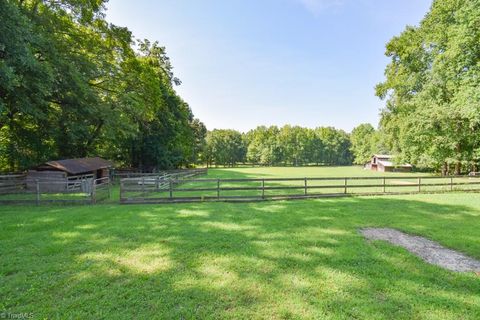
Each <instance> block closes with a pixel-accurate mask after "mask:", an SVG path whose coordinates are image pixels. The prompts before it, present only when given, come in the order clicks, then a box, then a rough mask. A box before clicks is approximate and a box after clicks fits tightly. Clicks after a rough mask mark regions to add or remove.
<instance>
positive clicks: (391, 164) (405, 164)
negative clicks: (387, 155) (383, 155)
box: [377, 160, 412, 168]
mask: <svg viewBox="0 0 480 320" xmlns="http://www.w3.org/2000/svg"><path fill="white" fill-rule="evenodd" d="M377 163H378V164H381V165H382V166H384V167H402V168H411V167H412V165H411V164H409V163H404V164H394V163H393V162H392V161H385V160H378V161H377Z"/></svg>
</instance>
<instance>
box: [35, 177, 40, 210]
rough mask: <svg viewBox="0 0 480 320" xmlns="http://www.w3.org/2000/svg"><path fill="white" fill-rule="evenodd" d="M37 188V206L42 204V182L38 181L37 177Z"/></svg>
mask: <svg viewBox="0 0 480 320" xmlns="http://www.w3.org/2000/svg"><path fill="white" fill-rule="evenodd" d="M35 184H36V186H35V188H36V192H37V196H36V199H37V206H38V205H40V183H39V181H38V179H35Z"/></svg>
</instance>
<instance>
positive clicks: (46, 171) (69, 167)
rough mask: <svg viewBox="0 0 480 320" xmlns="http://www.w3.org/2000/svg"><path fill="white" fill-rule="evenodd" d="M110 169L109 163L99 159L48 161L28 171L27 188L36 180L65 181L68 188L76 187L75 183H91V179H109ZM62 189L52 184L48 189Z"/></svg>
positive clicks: (58, 185) (110, 163)
mask: <svg viewBox="0 0 480 320" xmlns="http://www.w3.org/2000/svg"><path fill="white" fill-rule="evenodd" d="M112 167H113V163H112V162H111V161H108V160H105V159H102V158H100V157H94V158H77V159H65V160H54V161H48V162H45V163H43V164H41V165H38V166H36V167H35V168H33V169H32V170H29V171H28V173H27V187H29V184H33V183H34V181H37V180H38V181H46V180H47V181H56V182H61V181H65V183H66V185H67V187H68V186H70V185H72V184H73V185H76V183H75V181H81V180H83V181H92V179H100V178H106V177H109V175H110V169H111V168H112ZM62 188H65V187H64V186H62V184H59V183H54V184H52V186H51V188H50V189H62ZM50 191H52V190H50ZM58 191H61V190H58Z"/></svg>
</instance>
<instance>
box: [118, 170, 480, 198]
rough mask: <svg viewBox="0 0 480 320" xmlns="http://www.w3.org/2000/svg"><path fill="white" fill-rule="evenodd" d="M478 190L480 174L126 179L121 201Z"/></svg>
mask: <svg viewBox="0 0 480 320" xmlns="http://www.w3.org/2000/svg"><path fill="white" fill-rule="evenodd" d="M457 190H462V191H480V177H478V176H477V177H472V176H452V177H436V176H419V177H395V176H391V177H390V176H389V177H342V178H273V179H268V178H265V179H263V178H262V179H180V180H179V179H174V178H170V179H163V180H162V179H157V178H155V179H153V180H148V178H145V177H142V178H129V179H122V181H121V185H120V202H121V203H124V204H133V203H168V202H197V201H259V200H267V199H302V198H318V197H334V196H336V197H337V196H348V195H379V194H409V193H421V192H428V193H436V192H449V191H457Z"/></svg>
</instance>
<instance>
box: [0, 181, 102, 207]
mask: <svg viewBox="0 0 480 320" xmlns="http://www.w3.org/2000/svg"><path fill="white" fill-rule="evenodd" d="M9 181H10V182H9ZM18 183H20V182H18V181H16V180H11V179H7V178H2V179H0V204H36V205H40V204H44V203H66V204H95V203H97V202H99V201H104V200H106V199H109V198H110V196H111V191H110V185H111V183H110V178H108V177H106V178H99V179H93V176H92V178H90V177H87V176H85V177H84V179H81V180H80V179H79V178H78V177H74V179H27V178H25V177H24V179H23V180H22V182H21V184H22V188H19V189H13V186H15V185H17V184H18Z"/></svg>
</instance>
